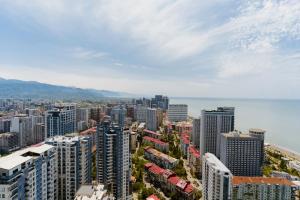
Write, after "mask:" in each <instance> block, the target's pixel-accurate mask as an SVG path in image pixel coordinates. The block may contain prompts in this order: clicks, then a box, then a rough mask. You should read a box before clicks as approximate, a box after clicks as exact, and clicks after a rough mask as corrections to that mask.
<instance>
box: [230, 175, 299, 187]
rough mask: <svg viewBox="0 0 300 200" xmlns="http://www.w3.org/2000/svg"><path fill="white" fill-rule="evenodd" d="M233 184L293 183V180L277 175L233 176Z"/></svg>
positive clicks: (290, 184)
mask: <svg viewBox="0 0 300 200" xmlns="http://www.w3.org/2000/svg"><path fill="white" fill-rule="evenodd" d="M232 184H233V185H240V184H273V185H289V186H292V185H294V183H293V182H291V181H289V180H287V179H285V178H278V177H246V176H233V178H232Z"/></svg>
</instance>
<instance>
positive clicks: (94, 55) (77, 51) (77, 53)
mask: <svg viewBox="0 0 300 200" xmlns="http://www.w3.org/2000/svg"><path fill="white" fill-rule="evenodd" d="M69 52H70V54H71V56H73V57H75V58H79V59H84V60H90V59H104V58H107V57H109V54H108V53H106V52H101V51H95V50H90V49H85V48H82V47H76V48H74V49H71V50H69Z"/></svg>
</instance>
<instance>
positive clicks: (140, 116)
mask: <svg viewBox="0 0 300 200" xmlns="http://www.w3.org/2000/svg"><path fill="white" fill-rule="evenodd" d="M146 118H147V107H144V106H142V105H137V106H136V120H137V121H138V122H140V123H141V122H146Z"/></svg>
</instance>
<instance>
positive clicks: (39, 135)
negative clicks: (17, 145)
mask: <svg viewBox="0 0 300 200" xmlns="http://www.w3.org/2000/svg"><path fill="white" fill-rule="evenodd" d="M32 136H33V138H32V143H33V144H37V143H40V142H43V141H44V140H45V124H43V123H37V124H35V125H34V127H33V133H32Z"/></svg>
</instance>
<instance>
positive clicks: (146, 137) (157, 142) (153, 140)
mask: <svg viewBox="0 0 300 200" xmlns="http://www.w3.org/2000/svg"><path fill="white" fill-rule="evenodd" d="M143 139H144V140H148V141H149V142H154V143H156V144H160V145H169V144H168V143H166V142H163V141H161V140H158V139H155V138H152V137H149V136H144V137H143Z"/></svg>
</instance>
